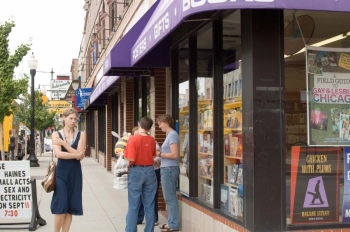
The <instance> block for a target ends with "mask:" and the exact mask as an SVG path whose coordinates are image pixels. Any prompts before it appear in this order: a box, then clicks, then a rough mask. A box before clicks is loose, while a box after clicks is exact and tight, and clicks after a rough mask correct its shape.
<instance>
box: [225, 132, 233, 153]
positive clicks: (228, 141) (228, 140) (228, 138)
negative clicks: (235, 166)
mask: <svg viewBox="0 0 350 232" xmlns="http://www.w3.org/2000/svg"><path fill="white" fill-rule="evenodd" d="M231 136H232V135H231V134H227V135H225V155H231Z"/></svg>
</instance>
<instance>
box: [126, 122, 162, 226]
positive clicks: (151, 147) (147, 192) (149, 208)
mask: <svg viewBox="0 0 350 232" xmlns="http://www.w3.org/2000/svg"><path fill="white" fill-rule="evenodd" d="M152 126H153V120H152V119H151V118H149V117H143V118H142V119H141V120H140V122H139V130H138V132H139V134H138V135H135V136H132V137H131V138H129V140H128V144H127V146H126V149H125V152H124V158H125V159H126V160H129V162H130V170H129V175H128V213H127V215H126V228H125V231H126V232H135V231H137V215H138V210H139V208H140V204H141V201H142V203H143V205H144V210H145V217H146V226H145V230H144V231H145V232H153V231H154V223H155V217H154V212H153V210H154V204H155V202H154V196H155V194H156V188H157V178H156V175H155V172H154V168H153V162H154V161H153V157H155V156H156V141H155V140H154V138H153V137H152V136H150V135H149V134H148V132H149V130H150V129H151V128H152Z"/></svg>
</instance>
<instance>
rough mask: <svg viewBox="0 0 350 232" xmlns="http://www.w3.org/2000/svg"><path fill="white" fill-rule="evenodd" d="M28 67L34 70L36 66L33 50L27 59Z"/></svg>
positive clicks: (36, 61)
mask: <svg viewBox="0 0 350 232" xmlns="http://www.w3.org/2000/svg"><path fill="white" fill-rule="evenodd" d="M28 67H29V69H30V70H32V69H34V70H36V69H37V67H38V60H37V59H35V56H34V52H32V56H31V57H30V59H29V60H28Z"/></svg>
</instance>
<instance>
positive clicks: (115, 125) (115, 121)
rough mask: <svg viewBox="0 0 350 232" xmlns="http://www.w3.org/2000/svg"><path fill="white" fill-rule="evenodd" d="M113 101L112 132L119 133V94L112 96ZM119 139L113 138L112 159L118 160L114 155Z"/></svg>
mask: <svg viewBox="0 0 350 232" xmlns="http://www.w3.org/2000/svg"><path fill="white" fill-rule="evenodd" d="M111 99H112V128H111V129H112V131H114V132H116V133H118V131H119V129H118V128H119V127H118V121H119V114H118V110H119V107H118V93H114V94H112V95H111ZM117 141H118V138H116V137H114V136H112V143H111V146H112V151H113V152H112V157H114V158H116V154H115V153H114V146H115V144H116V143H117Z"/></svg>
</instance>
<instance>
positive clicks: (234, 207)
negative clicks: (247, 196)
mask: <svg viewBox="0 0 350 232" xmlns="http://www.w3.org/2000/svg"><path fill="white" fill-rule="evenodd" d="M229 198H230V200H229V209H228V210H229V213H231V214H232V215H234V216H237V215H238V199H237V198H238V192H237V189H234V188H230V196H229Z"/></svg>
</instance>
